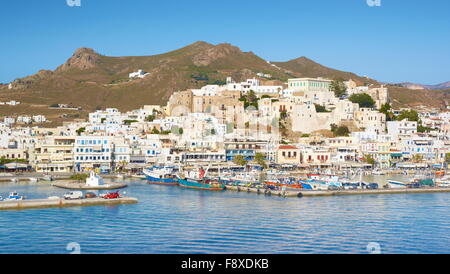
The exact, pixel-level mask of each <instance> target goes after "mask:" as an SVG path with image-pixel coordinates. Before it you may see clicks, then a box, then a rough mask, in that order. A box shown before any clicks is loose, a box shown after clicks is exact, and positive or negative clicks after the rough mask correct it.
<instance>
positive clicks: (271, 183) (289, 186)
mask: <svg viewBox="0 0 450 274" xmlns="http://www.w3.org/2000/svg"><path fill="white" fill-rule="evenodd" d="M266 185H268V186H279V187H286V188H293V189H303V184H283V183H275V182H266Z"/></svg>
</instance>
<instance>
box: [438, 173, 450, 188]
mask: <svg viewBox="0 0 450 274" xmlns="http://www.w3.org/2000/svg"><path fill="white" fill-rule="evenodd" d="M436 185H437V186H438V187H450V175H447V176H445V177H442V178H439V179H436Z"/></svg>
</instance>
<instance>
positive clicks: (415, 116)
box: [397, 109, 420, 122]
mask: <svg viewBox="0 0 450 274" xmlns="http://www.w3.org/2000/svg"><path fill="white" fill-rule="evenodd" d="M405 119H408V120H409V121H413V122H419V121H420V119H419V113H417V111H415V110H412V109H411V110H404V111H402V112H401V113H400V114H399V115H398V116H397V120H398V121H403V120H405Z"/></svg>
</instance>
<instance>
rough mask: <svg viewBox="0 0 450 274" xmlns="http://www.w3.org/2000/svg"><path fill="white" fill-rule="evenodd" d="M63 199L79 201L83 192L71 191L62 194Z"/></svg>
mask: <svg viewBox="0 0 450 274" xmlns="http://www.w3.org/2000/svg"><path fill="white" fill-rule="evenodd" d="M64 199H66V200H80V199H83V192H81V191H71V192H67V193H66V194H64Z"/></svg>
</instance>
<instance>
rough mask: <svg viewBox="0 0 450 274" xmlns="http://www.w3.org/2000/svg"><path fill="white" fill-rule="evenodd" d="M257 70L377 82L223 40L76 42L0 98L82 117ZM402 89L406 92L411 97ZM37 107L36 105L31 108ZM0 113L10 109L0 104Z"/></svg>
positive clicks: (422, 99)
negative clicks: (133, 52)
mask: <svg viewBox="0 0 450 274" xmlns="http://www.w3.org/2000/svg"><path fill="white" fill-rule="evenodd" d="M139 69H142V70H144V71H146V72H147V73H149V74H148V76H146V77H145V78H144V79H136V80H131V79H129V77H128V76H129V74H130V73H131V72H135V71H137V70H139ZM259 72H262V73H265V74H270V75H272V79H271V80H273V81H277V82H286V81H287V79H289V78H299V77H324V78H330V79H342V80H348V79H353V80H354V81H356V82H357V83H358V84H370V85H374V86H377V85H379V84H380V83H379V82H378V81H376V80H373V79H370V78H367V77H362V76H358V75H356V74H355V73H352V72H345V71H340V70H336V69H333V68H329V67H326V66H323V65H321V64H319V63H316V62H315V61H313V60H311V59H309V58H307V57H304V56H302V57H299V58H296V59H292V60H289V61H286V62H268V61H266V60H264V59H263V58H261V57H259V56H257V55H256V54H255V53H253V52H251V51H250V52H243V51H242V50H241V49H240V48H239V47H236V46H234V45H231V44H228V43H222V44H217V45H213V44H210V43H207V42H203V41H199V42H196V43H193V44H191V45H187V46H185V47H182V48H179V49H175V50H173V51H169V52H167V53H161V54H157V55H148V56H119V57H112V56H105V55H102V54H99V53H97V52H96V51H95V50H94V49H92V48H87V47H82V48H79V49H77V50H75V51H74V53H73V54H72V55H71V56H70V57H69V58H68V59H67V60H66V61H65V62H64V63H62V64H61V65H60V66H58V67H57V68H56V69H55V70H53V71H52V70H40V71H38V72H37V73H36V74H33V75H30V76H26V77H23V78H18V79H16V80H14V81H13V82H11V86H12V89H9V85H0V101H5V100H16V101H20V102H23V103H24V105H25V106H28V109H25V107H24V109H22V110H21V109H20V108H16V109H14V111H16V113H13V114H27V113H33V114H34V113H36V114H38V113H39V111H42V109H43V108H44V107H47V108H48V106H49V105H52V104H70V105H73V106H79V107H82V108H83V115H84V116H85V115H86V113H87V112H89V111H93V110H96V109H100V108H106V107H116V108H119V109H120V110H122V111H128V110H131V109H135V108H138V107H140V106H142V105H144V104H159V105H164V104H165V103H166V102H167V100H168V99H169V97H170V95H171V94H173V92H175V91H179V90H186V89H189V88H200V87H202V86H204V85H206V84H222V83H224V81H225V79H226V77H233V79H234V80H236V81H244V80H246V79H248V78H253V77H256V74H257V73H259ZM261 80H266V79H261ZM416 93H417V94H416ZM405 94H410V95H411V96H410V97H412V99H410V98H409V97H405V96H404V95H405ZM397 95H398V96H397ZM395 96H397V97H398V98H394V102H395V104H396V105H398V106H414V105H418V104H424V103H425V104H429V105H430V106H440V107H442V106H443V105H444V104H445V102H447V101H448V100H447V99H448V95H447V94H444V95H441V94H439V96H436V94H431V93H429V92H426V91H424V92H422V91H411V90H409V89H406V88H400V87H396V90H395V92H394V97H395ZM441 97H442V98H441ZM443 98H444V99H445V100H447V101H445V100H443ZM37 106H39V107H40V108H39V109H34V108H37ZM58 114H59V113H58ZM0 115H11V113H10V110H6V109H4V110H2V109H1V108H0ZM55 115H56V113H55ZM83 115H82V116H83Z"/></svg>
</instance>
